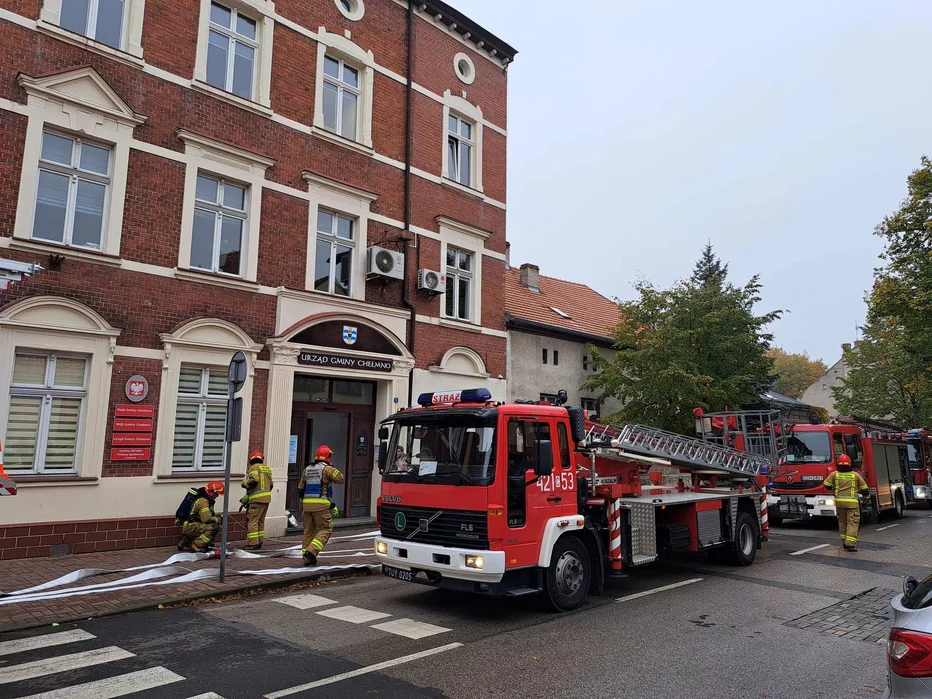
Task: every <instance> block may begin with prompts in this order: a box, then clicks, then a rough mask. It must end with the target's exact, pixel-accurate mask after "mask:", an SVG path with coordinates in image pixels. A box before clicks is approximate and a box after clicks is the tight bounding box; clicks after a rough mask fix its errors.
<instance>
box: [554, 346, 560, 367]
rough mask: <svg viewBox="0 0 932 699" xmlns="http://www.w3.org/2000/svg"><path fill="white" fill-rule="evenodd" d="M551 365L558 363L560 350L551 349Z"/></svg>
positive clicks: (557, 364)
mask: <svg viewBox="0 0 932 699" xmlns="http://www.w3.org/2000/svg"><path fill="white" fill-rule="evenodd" d="M553 365H554V366H559V365H560V350H554V351H553Z"/></svg>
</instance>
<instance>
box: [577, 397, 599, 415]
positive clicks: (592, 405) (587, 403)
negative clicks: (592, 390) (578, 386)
mask: <svg viewBox="0 0 932 699" xmlns="http://www.w3.org/2000/svg"><path fill="white" fill-rule="evenodd" d="M579 404H580V405H581V406H582V409H583V410H587V411H589V413H590V415H598V414H599V409H600V406H599V401H598V399H597V398H580V399H579Z"/></svg>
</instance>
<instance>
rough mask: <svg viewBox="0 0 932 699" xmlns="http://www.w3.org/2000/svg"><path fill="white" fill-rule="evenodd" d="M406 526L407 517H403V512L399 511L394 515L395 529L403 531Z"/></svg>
mask: <svg viewBox="0 0 932 699" xmlns="http://www.w3.org/2000/svg"><path fill="white" fill-rule="evenodd" d="M407 526H408V519H407V518H406V517H405V513H404V512H399V513H398V514H396V515H395V529H397V530H398V531H400V532H403V531H404V529H405V527H407Z"/></svg>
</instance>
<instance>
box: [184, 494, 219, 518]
mask: <svg viewBox="0 0 932 699" xmlns="http://www.w3.org/2000/svg"><path fill="white" fill-rule="evenodd" d="M188 521H189V522H203V523H204V524H208V523H210V522H213V523H217V522H219V521H220V518H219V517H217V515H216V514H214V503H212V502H211V501H210V500H208V499H207V498H198V499H197V500H196V501H195V502H194V507H192V508H191V516H190V517H188Z"/></svg>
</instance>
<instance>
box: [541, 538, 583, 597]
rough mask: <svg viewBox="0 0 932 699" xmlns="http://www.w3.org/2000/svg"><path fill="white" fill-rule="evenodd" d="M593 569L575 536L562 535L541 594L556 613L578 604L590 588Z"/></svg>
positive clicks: (555, 548)
mask: <svg viewBox="0 0 932 699" xmlns="http://www.w3.org/2000/svg"><path fill="white" fill-rule="evenodd" d="M591 579H592V571H591V566H590V563H589V552H588V551H586V547H585V545H583V543H582V542H581V541H580V540H579V539H577V538H576V537H575V536H564V537H562V538H561V539H559V540H558V541H557V543H556V546H554V547H553V555H552V556H551V557H550V567H549V568H547V582H546V584H545V586H544V594H545V595H546V596H547V601H548V602H549V603H550V606H551V607H553V608H554V609H555V610H557V611H558V612H566V611H569V610H570V609H575V608H576V607H578V606H579V605H580V604H581V603H582V601H583V599H584V598H585V597H586V593H587V592H588V591H589V581H590V580H591Z"/></svg>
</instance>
